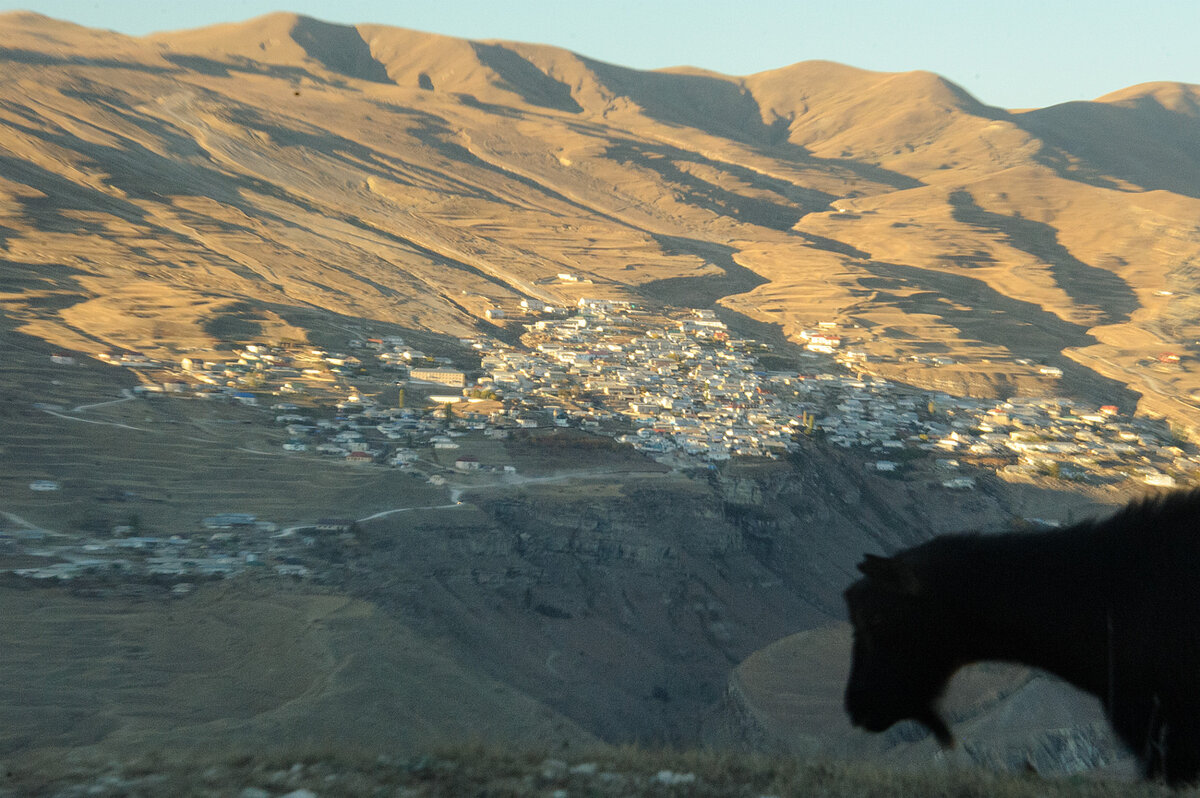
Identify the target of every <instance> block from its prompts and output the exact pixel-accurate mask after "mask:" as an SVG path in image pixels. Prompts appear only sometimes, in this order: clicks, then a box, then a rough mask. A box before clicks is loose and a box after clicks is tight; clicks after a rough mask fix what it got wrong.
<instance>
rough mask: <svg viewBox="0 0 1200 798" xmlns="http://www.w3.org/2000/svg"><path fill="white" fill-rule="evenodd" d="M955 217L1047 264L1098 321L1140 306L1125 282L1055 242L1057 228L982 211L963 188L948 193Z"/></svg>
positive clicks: (1111, 320)
mask: <svg viewBox="0 0 1200 798" xmlns="http://www.w3.org/2000/svg"><path fill="white" fill-rule="evenodd" d="M949 200H950V205H951V208H952V214H953V216H954V219H955V221H959V222H963V223H964V224H969V225H971V226H973V227H978V228H981V229H984V230H993V231H995V232H998V233H1000V234H1002V235H1003V236H1004V238H1005V240H1007V241H1008V243H1009V244H1010V245H1011V246H1013V247H1015V248H1016V249H1019V250H1021V251H1022V252H1027V253H1029V254H1030V255H1032V256H1034V257H1035V258H1037V259H1039V260H1041V261H1044V262H1045V263H1047V264H1048V265H1049V266H1050V274H1051V276H1052V277H1053V278H1054V282H1055V283H1056V284H1057V285H1058V287H1059V288H1061V289H1062V290H1063V291H1064V292H1066V294H1067V296H1069V297H1071V300H1072V301H1073V302H1075V304H1076V305H1078V306H1080V307H1084V308H1091V309H1093V310H1094V312H1095V313H1096V315H1097V316H1098V317H1099V318H1100V319H1101V321H1100V322H1098V323H1101V324H1120V323H1122V322H1125V321H1128V320H1129V317H1130V314H1132V313H1133V312H1134V311H1135V310H1137V309H1138V307H1140V305H1139V303H1138V299H1137V295H1136V294H1134V292H1133V289H1132V288H1130V287H1129V284H1128V283H1126V282H1125V281H1124V280H1122V279H1121V278H1120V277H1118V276H1117V275H1115V274H1113V273H1112V272H1110V271H1108V270H1106V269H1100V268H1097V267H1095V266H1091V265H1089V264H1087V263H1084V262H1083V261H1081V260H1079V259H1078V258H1076V257H1075V256H1074V255H1072V254H1071V253H1070V251H1069V250H1068V249H1067V248H1066V247H1064V246H1063V245H1062V244H1060V243H1059V242H1058V231H1057V230H1055V229H1054V228H1053V227H1051V226H1050V225H1048V224H1043V223H1041V222H1035V221H1032V220H1030V219H1022V218H1021V217H1020V216H1004V215H1003V214H999V213H992V212H991V211H985V210H984V209H983V208H981V207H979V205H977V204H976V203H975V199H974V197H972V196H971V194H970V193H969V192H967V191H955V192H953V193H951V194H950V197H949Z"/></svg>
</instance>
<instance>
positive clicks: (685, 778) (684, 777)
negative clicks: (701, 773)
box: [654, 770, 696, 787]
mask: <svg viewBox="0 0 1200 798" xmlns="http://www.w3.org/2000/svg"><path fill="white" fill-rule="evenodd" d="M654 780H655V781H657V782H658V783H659V784H665V785H666V786H668V787H675V786H678V785H680V784H695V783H696V774H695V773H675V772H674V771H671V770H660V771H658V775H657V776H655V777H654Z"/></svg>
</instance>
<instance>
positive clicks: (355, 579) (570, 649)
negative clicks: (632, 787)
mask: <svg viewBox="0 0 1200 798" xmlns="http://www.w3.org/2000/svg"><path fill="white" fill-rule="evenodd" d="M923 496H924V494H922V493H921V492H920V490H919V486H914V485H909V484H907V483H904V482H899V481H890V480H886V479H880V478H875V477H868V476H866V475H865V471H864V469H863V467H862V464H861V463H859V462H856V461H854V460H852V459H849V458H843V457H841V456H839V455H834V454H830V453H824V452H817V451H816V450H813V451H811V452H809V453H807V454H802V455H801V456H799V457H797V458H795V459H794V460H793V461H791V462H788V463H764V464H759V465H740V466H738V465H735V466H729V467H727V468H726V469H724V470H722V471H719V472H708V473H704V474H697V475H693V476H690V477H689V476H682V475H654V476H651V477H648V476H645V475H630V476H628V477H626V478H613V479H612V480H609V481H604V482H596V481H589V482H579V483H578V484H575V485H567V486H563V485H555V486H548V485H541V486H536V487H532V486H531V487H527V488H525V489H522V490H518V491H515V492H514V491H511V490H510V491H506V492H503V493H501V492H496V493H493V494H490V495H489V494H484V493H480V494H477V495H473V496H470V495H469V497H468V498H469V499H470V501H471V502H472V503H473V504H474V507H473V508H468V507H464V509H459V510H452V511H446V512H441V513H429V514H426V515H423V516H421V515H417V514H403V515H397V516H394V517H392V518H391V519H387V520H384V521H380V522H372V523H371V524H369V525H367V528H366V529H365V530H364V533H363V545H362V546H360V547H359V549H358V550H357V551H356V553H355V554H354V555H353V556H352V557H349V558H348V559H347V560H346V561H345V562H344V563H343V565H342V569H341V570H340V571H338V572H337V573H339V574H342V576H341V577H338V578H340V579H343V580H344V583H345V586H346V588H347V589H348V590H350V591H351V592H352V593H353V594H354V595H356V596H359V597H362V598H366V599H369V600H371V601H372V602H375V603H377V604H379V605H381V606H383V607H384V608H385V609H387V610H389V611H390V612H393V613H395V614H396V615H397V617H398V618H399V619H400V620H402V621H403V622H405V623H408V624H410V625H412V626H413V627H414V628H415V629H417V630H418V631H420V632H421V633H422V634H425V635H427V636H429V637H431V638H434V639H436V640H438V641H439V642H440V643H444V644H445V645H446V646H447V647H448V648H449V649H450V650H451V651H452V652H453V653H454V654H455V656H456V657H458V658H459V659H461V660H462V661H466V662H471V663H475V664H477V665H478V667H480V668H481V669H483V670H484V671H485V672H486V673H487V675H488V676H490V677H491V678H494V679H497V680H498V681H501V682H504V683H507V684H510V685H512V686H514V687H516V688H517V689H519V690H520V691H522V692H525V693H527V694H529V695H531V696H533V697H535V698H537V699H538V700H541V701H543V702H544V703H546V704H548V705H549V706H550V707H552V708H553V709H555V710H557V711H558V712H561V713H562V714H564V715H566V716H568V717H569V718H571V719H572V720H574V721H576V722H577V723H579V724H580V725H581V726H583V727H584V728H586V729H588V730H590V731H592V732H593V733H595V734H597V735H598V736H600V737H601V738H602V739H606V740H610V741H630V740H637V741H644V742H653V743H673V744H695V743H697V742H699V740H700V739H701V723H702V718H704V717H705V716H706V715H707V714H708V713H709V712H710V710H711V708H712V707H713V706H714V705H715V704H716V703H717V702H718V701H720V700H721V697H722V695H723V694H724V693H725V691H726V685H727V681H728V678H729V674H730V672H731V671H732V669H733V668H734V666H736V665H737V664H738V663H739V662H741V661H742V660H744V659H745V658H746V657H748V656H749V655H750V654H751V653H753V652H754V651H756V650H758V649H760V648H762V647H763V646H765V645H767V644H769V643H771V642H772V641H775V640H778V639H779V638H782V637H784V636H786V635H788V634H791V633H795V632H798V631H801V630H806V629H812V628H815V627H818V626H821V625H824V624H827V623H829V622H830V621H831V620H834V619H836V618H838V617H840V615H841V613H842V608H841V598H840V593H841V591H842V590H843V589H844V587H845V585H846V584H847V583H848V582H849V581H850V580H851V579H852V578H853V576H852V574H853V573H854V564H855V563H856V562H857V561H858V559H859V558H860V557H861V555H862V552H863V551H888V550H892V549H894V548H896V547H898V546H902V545H906V544H908V543H911V542H915V541H917V540H919V539H922V538H923V537H924V536H925V535H927V534H928V533H929V531H930V524H932V526H933V528H934V531H941V528H942V527H945V528H961V527H963V526H967V525H969V524H967V523H965V521H966V519H968V518H969V519H971V520H973V521H974V522H976V523H986V524H989V525H992V526H998V525H1002V524H1003V523H1005V522H1006V519H1007V517H1008V513H1009V512H1010V509H1009V508H1008V507H1007V506H1006V505H1005V504H1004V502H1003V501H1002V499H1003V497H1002V496H1001V497H996V496H990V495H986V494H984V493H977V494H972V495H960V494H956V495H947V496H946V497H945V500H944V501H941V500H940V499H939V503H938V507H937V513H936V518H933V519H932V520H931V519H930V514H929V502H928V501H927V500H926V499H924V498H923ZM842 677H843V674H842V673H840V672H839V673H838V675H837V678H838V679H840V678H842Z"/></svg>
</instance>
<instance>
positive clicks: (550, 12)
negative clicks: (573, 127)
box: [0, 0, 1200, 108]
mask: <svg viewBox="0 0 1200 798" xmlns="http://www.w3.org/2000/svg"><path fill="white" fill-rule="evenodd" d="M14 8H26V9H30V10H32V11H37V12H39V13H42V14H46V15H47V16H52V17H57V18H59V19H67V20H71V21H73V22H78V23H80V24H83V25H88V26H91V27H98V28H109V29H112V30H118V31H121V32H122V33H129V34H133V35H140V34H144V33H148V32H151V31H157V30H175V29H179V28H194V27H200V26H203V25H210V24H215V23H218V22H231V21H236V20H244V19H249V18H251V17H255V16H259V15H261V14H264V13H267V12H269V11H274V10H288V11H296V12H298V13H301V14H306V15H308V16H313V17H317V18H319V19H323V20H326V21H329V22H340V23H356V22H375V23H381V24H385V25H395V26H398V27H405V28H415V29H417V30H424V31H432V32H436V33H444V34H448V35H451V36H460V37H464V38H470V39H511V40H516V41H525V42H539V43H543V44H553V45H557V46H559V47H565V48H567V49H569V50H574V51H575V52H578V53H582V54H584V55H588V56H591V57H593V58H598V59H600V60H603V61H609V62H612V63H616V64H621V65H623V66H630V67H636V68H638V69H654V68H659V67H667V66H676V65H680V64H690V65H693V66H699V67H704V68H706V69H711V70H714V71H717V72H724V73H726V74H731V75H744V74H749V73H753V72H760V71H763V70H767V69H774V68H777V67H781V66H786V65H788V64H792V63H795V62H797V61H807V60H811V59H818V58H821V59H827V60H831V61H839V62H841V63H844V64H849V65H851V66H857V67H861V68H864V69H873V70H879V71H887V72H899V71H906V70H910V69H927V70H929V71H931V72H936V73H938V74H940V75H943V76H944V77H946V78H949V79H950V80H952V81H954V82H955V83H958V84H959V85H960V86H962V87H964V88H965V89H967V90H968V91H969V92H971V93H972V94H974V95H975V96H976V97H977V98H979V99H980V100H982V101H983V102H985V103H988V104H990V105H998V106H1002V107H1006V108H1022V107H1039V106H1045V105H1052V104H1055V103H1059V102H1067V101H1069V100H1087V99H1093V98H1095V97H1098V96H1100V95H1102V94H1106V93H1108V92H1110V91H1115V90H1117V89H1122V88H1125V87H1126V86H1131V85H1134V84H1136V83H1145V82H1148V81H1155V80H1169V81H1182V82H1185V83H1200V44H1198V42H1197V38H1196V37H1197V33H1200V0H1140V2H1134V1H1132V0H1088V1H1087V2H1084V1H1083V0H996V1H995V2H988V0H820V2H816V1H814V0H720V1H719V2H718V1H717V0H606V2H592V1H591V0H521V1H519V2H504V1H503V0H390V2H389V1H388V0H266V1H265V2H262V1H260V0H190V1H187V0H25V2H16V3H13V2H6V0H0V10H11V9H14Z"/></svg>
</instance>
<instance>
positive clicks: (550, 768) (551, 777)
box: [542, 759, 570, 781]
mask: <svg viewBox="0 0 1200 798" xmlns="http://www.w3.org/2000/svg"><path fill="white" fill-rule="evenodd" d="M569 771H570V766H569V765H567V763H566V762H564V761H562V760H561V759H547V760H546V761H545V762H543V763H542V778H543V779H545V780H546V781H558V780H559V779H561V778H563V777H565V776H566V775H567V773H568V772H569Z"/></svg>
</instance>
